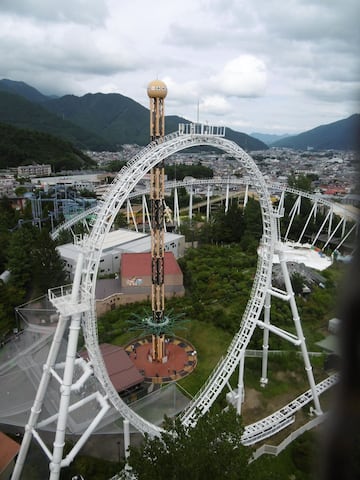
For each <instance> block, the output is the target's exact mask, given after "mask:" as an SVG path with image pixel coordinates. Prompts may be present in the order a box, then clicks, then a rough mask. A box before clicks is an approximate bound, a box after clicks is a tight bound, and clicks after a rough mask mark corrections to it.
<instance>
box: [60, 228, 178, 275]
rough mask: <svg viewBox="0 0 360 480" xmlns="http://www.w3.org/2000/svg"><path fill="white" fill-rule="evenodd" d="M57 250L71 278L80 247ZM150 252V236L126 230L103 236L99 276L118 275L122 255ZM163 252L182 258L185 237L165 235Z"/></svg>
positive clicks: (64, 246)
mask: <svg viewBox="0 0 360 480" xmlns="http://www.w3.org/2000/svg"><path fill="white" fill-rule="evenodd" d="M57 250H58V252H59V254H60V256H61V258H62V259H63V260H64V262H65V269H66V271H67V272H68V273H69V275H70V278H71V279H72V278H73V275H74V271H75V266H76V262H77V258H78V256H79V253H80V246H79V245H75V244H73V243H67V244H65V245H60V246H59V247H57ZM150 251H151V236H150V234H148V233H140V232H135V231H132V230H127V229H119V230H115V231H113V232H110V233H108V234H107V235H106V236H105V239H104V243H103V248H102V254H101V259H100V265H99V272H98V274H99V275H100V276H102V275H110V274H115V273H119V270H120V259H121V255H122V253H143V252H150ZM165 251H166V252H173V254H174V256H175V258H179V257H182V256H183V255H184V251H185V237H184V236H183V235H177V234H175V233H168V232H166V233H165Z"/></svg>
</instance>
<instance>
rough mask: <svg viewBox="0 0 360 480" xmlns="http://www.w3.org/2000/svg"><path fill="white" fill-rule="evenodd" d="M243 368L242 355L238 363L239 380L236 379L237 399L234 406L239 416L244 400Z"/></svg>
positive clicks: (243, 356) (243, 360)
mask: <svg viewBox="0 0 360 480" xmlns="http://www.w3.org/2000/svg"><path fill="white" fill-rule="evenodd" d="M244 367H245V355H242V356H241V358H240V362H239V378H238V391H237V393H238V398H237V404H236V411H237V414H238V415H241V405H242V402H243V400H244Z"/></svg>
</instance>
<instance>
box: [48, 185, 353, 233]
mask: <svg viewBox="0 0 360 480" xmlns="http://www.w3.org/2000/svg"><path fill="white" fill-rule="evenodd" d="M252 184H253V180H252V179H251V178H249V177H248V178H207V179H196V178H194V179H188V180H176V181H168V182H167V183H166V190H171V189H173V188H180V187H191V186H209V185H213V186H225V185H229V186H234V187H240V186H242V187H243V186H244V185H249V186H252ZM110 188H111V185H109V189H110ZM267 188H268V190H269V191H270V192H272V191H274V192H285V193H293V194H294V195H297V196H298V197H299V196H301V197H304V198H308V199H309V200H311V201H312V202H313V203H317V204H318V205H319V206H320V205H323V206H324V207H327V208H329V209H334V208H336V209H337V211H338V213H339V215H340V216H341V215H343V216H344V217H347V218H348V219H349V220H352V221H353V222H356V223H357V222H358V221H359V218H358V215H357V214H356V213H355V212H353V211H351V210H348V209H347V208H346V207H344V206H343V205H341V204H340V203H334V202H331V201H329V200H327V199H325V198H324V197H322V196H320V195H315V194H312V193H309V192H305V191H303V190H298V189H296V188H293V187H289V186H287V185H284V184H281V183H269V184H268V185H267ZM149 192H150V190H149V189H146V190H143V191H142V192H131V193H130V194H129V196H128V199H129V200H131V199H132V198H136V197H139V196H140V195H144V194H149ZM98 208H99V207H98V206H96V207H91V208H89V209H87V210H85V211H83V212H81V213H78V214H77V215H74V216H73V217H71V218H70V219H68V220H67V221H65V222H63V223H62V224H60V225H59V226H57V227H56V228H55V229H54V230H53V232H52V233H51V238H53V239H56V238H58V236H59V234H60V232H61V231H62V230H68V229H69V228H70V227H72V226H73V225H75V224H76V223H78V222H81V221H82V220H84V219H85V218H86V217H89V216H92V215H96V214H97V211H98Z"/></svg>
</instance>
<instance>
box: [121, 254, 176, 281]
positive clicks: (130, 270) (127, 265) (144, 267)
mask: <svg viewBox="0 0 360 480" xmlns="http://www.w3.org/2000/svg"><path fill="white" fill-rule="evenodd" d="M164 273H165V275H181V274H182V272H181V269H180V267H179V265H178V263H177V261H176V259H175V257H174V254H173V253H172V252H165V257H164ZM150 275H151V253H148V252H145V253H123V254H122V256H121V276H122V277H134V276H144V277H145V276H150Z"/></svg>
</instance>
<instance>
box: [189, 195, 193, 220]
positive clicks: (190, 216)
mask: <svg viewBox="0 0 360 480" xmlns="http://www.w3.org/2000/svg"><path fill="white" fill-rule="evenodd" d="M193 195H194V190H193V187H192V186H191V187H190V198H189V220H190V225H191V224H192V217H193Z"/></svg>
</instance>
